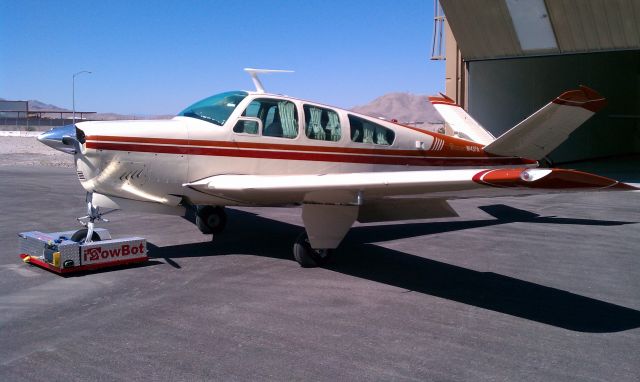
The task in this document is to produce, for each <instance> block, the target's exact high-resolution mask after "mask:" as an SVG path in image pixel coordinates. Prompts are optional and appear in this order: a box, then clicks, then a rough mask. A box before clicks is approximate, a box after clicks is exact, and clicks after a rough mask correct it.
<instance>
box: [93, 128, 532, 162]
mask: <svg viewBox="0 0 640 382" xmlns="http://www.w3.org/2000/svg"><path fill="white" fill-rule="evenodd" d="M405 127H407V128H409V129H412V130H413V129H414V128H412V127H408V126H405ZM415 130H416V131H421V130H419V129H415ZM421 132H423V133H424V131H421ZM438 136H439V135H438ZM439 137H440V136H439ZM444 137H446V136H444ZM86 139H87V141H96V142H122V143H127V144H132V143H148V144H157V145H178V146H206V147H217V148H219V147H229V148H234V149H235V148H240V149H259V150H260V149H262V150H282V151H303V152H314V153H317V152H321V153H337V154H362V155H389V156H411V157H418V158H424V157H425V156H429V157H432V156H438V157H439V156H442V157H451V156H457V155H455V154H458V155H459V156H461V157H465V158H466V157H469V158H486V157H488V156H491V155H487V154H486V153H483V152H482V151H481V150H479V151H452V150H449V151H448V152H445V151H444V150H443V151H440V152H429V153H428V154H429V155H426V154H427V152H425V151H418V150H398V149H395V150H394V149H386V148H383V147H380V148H375V149H374V148H359V147H337V146H319V145H316V146H310V145H296V144H282V143H258V142H237V141H235V142H230V141H209V140H201V139H171V138H147V137H123V136H109V135H100V136H96V135H94V136H87V138H86ZM441 139H443V140H444V141H445V142H447V139H446V138H441ZM465 144H466V145H469V146H477V147H478V148H482V145H479V144H477V143H474V142H468V143H467V142H465ZM460 147H464V146H460ZM491 157H493V156H491ZM534 163H535V162H534Z"/></svg>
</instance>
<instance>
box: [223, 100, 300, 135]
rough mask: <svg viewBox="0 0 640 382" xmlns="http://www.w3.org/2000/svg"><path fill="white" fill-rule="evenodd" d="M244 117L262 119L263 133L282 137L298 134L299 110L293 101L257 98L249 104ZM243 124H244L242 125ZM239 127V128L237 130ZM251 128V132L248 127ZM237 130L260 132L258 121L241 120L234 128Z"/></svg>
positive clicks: (243, 114)
mask: <svg viewBox="0 0 640 382" xmlns="http://www.w3.org/2000/svg"><path fill="white" fill-rule="evenodd" d="M242 117H253V118H258V119H260V120H261V121H262V135H263V136H269V137H280V138H295V137H297V136H298V110H297V108H296V105H295V104H294V103H293V102H290V101H286V100H277V99H269V98H260V99H256V100H254V101H253V102H251V103H250V104H249V106H247V108H246V109H245V111H244V112H243V113H242ZM241 124H242V126H240V125H241ZM236 127H237V130H236ZM248 128H249V130H250V131H254V132H249V131H247V129H248ZM233 131H235V132H237V133H238V132H244V133H249V134H257V133H258V123H257V121H248V120H242V118H241V120H240V121H238V123H237V124H236V126H235V127H234V128H233Z"/></svg>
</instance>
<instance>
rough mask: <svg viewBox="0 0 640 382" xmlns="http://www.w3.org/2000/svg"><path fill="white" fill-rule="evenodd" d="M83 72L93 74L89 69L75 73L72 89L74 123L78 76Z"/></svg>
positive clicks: (74, 120) (74, 121) (74, 118)
mask: <svg viewBox="0 0 640 382" xmlns="http://www.w3.org/2000/svg"><path fill="white" fill-rule="evenodd" d="M83 73H87V74H91V72H90V71H88V70H82V71H80V72H78V73H74V74H73V89H72V90H71V97H72V98H73V100H72V102H73V124H74V125H75V124H76V76H79V75H81V74H83Z"/></svg>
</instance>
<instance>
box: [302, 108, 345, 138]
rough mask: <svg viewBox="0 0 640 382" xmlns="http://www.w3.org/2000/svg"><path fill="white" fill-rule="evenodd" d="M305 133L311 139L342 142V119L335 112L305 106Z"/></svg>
mask: <svg viewBox="0 0 640 382" xmlns="http://www.w3.org/2000/svg"><path fill="white" fill-rule="evenodd" d="M303 109H304V119H305V122H306V129H305V133H306V135H307V137H309V138H311V139H318V140H321V141H334V142H335V141H339V140H340V134H341V129H340V117H339V116H338V113H336V112H335V111H333V110H329V109H325V108H321V107H317V106H311V105H304V106H303Z"/></svg>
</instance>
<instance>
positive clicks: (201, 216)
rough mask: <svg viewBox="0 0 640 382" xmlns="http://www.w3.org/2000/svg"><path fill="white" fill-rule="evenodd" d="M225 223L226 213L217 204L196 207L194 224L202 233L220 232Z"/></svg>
mask: <svg viewBox="0 0 640 382" xmlns="http://www.w3.org/2000/svg"><path fill="white" fill-rule="evenodd" d="M226 225H227V214H226V212H224V208H222V207H218V206H204V207H201V208H198V213H197V216H196V226H198V229H199V230H200V232H202V233H204V234H210V233H220V232H222V231H223V230H224V227H226Z"/></svg>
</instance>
